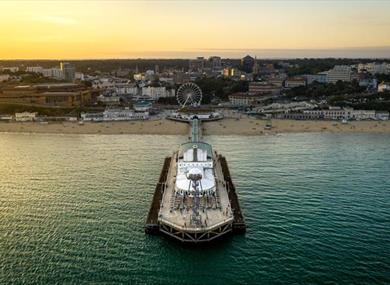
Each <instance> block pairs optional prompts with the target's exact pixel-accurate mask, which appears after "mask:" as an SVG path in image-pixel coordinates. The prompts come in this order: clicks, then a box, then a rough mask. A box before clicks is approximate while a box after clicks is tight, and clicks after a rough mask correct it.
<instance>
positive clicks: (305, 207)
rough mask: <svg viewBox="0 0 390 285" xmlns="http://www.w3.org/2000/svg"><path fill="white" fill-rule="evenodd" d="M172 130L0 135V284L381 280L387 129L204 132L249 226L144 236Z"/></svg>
mask: <svg viewBox="0 0 390 285" xmlns="http://www.w3.org/2000/svg"><path fill="white" fill-rule="evenodd" d="M185 140H186V138H185V137H180V136H141V135H137V136H135V135H117V136H116V135H109V136H105V135H42V134H0V284H63V283H66V284H96V283H99V284H114V283H124V284H390V136H389V135H375V134H288V135H280V136H259V137H239V136H226V137H216V136H215V137H214V136H211V137H206V140H207V141H208V142H210V143H212V144H213V146H214V148H215V149H217V150H218V151H219V152H220V153H221V154H223V155H224V156H226V158H227V160H228V163H229V166H230V171H231V173H232V176H233V180H234V182H235V184H236V188H237V191H238V195H239V199H240V202H241V206H242V210H243V212H244V215H245V218H246V222H247V225H248V231H247V233H246V235H238V236H233V237H229V238H227V239H224V240H221V241H219V242H217V243H215V244H213V245H212V246H207V247H201V248H193V247H185V246H182V245H181V244H180V243H177V242H175V241H172V240H170V239H167V238H163V237H158V236H148V235H145V234H144V230H143V226H144V221H145V218H146V215H147V212H148V209H149V206H150V202H151V199H152V194H153V190H154V187H155V184H156V182H157V180H158V177H159V174H160V171H161V167H162V163H163V159H164V157H165V156H167V155H170V154H171V153H172V152H173V151H174V150H175V149H176V148H177V145H178V144H179V143H181V142H183V141H185Z"/></svg>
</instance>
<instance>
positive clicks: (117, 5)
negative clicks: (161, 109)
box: [0, 1, 390, 59]
mask: <svg viewBox="0 0 390 285" xmlns="http://www.w3.org/2000/svg"><path fill="white" fill-rule="evenodd" d="M370 15H373V16H370ZM388 15H390V3H385V2H382V1H376V2H375V1H372V2H371V1H370V2H353V1H348V2H336V1H330V2H317V3H312V2H311V3H309V2H302V1H295V2H294V1H284V2H283V1H274V2H271V1H260V2H251V1H248V2H245V1H244V2H242V1H240V2H219V1H218V2H217V1H215V2H214V1H210V2H207V1H206V2H158V1H156V2H153V1H152V2H141V1H140V2H126V1H117V2H113V1H110V2H108V1H74V2H73V1H72V2H65V1H63V2H61V1H55V2H47V1H34V2H33V1H2V2H1V3H0V59H34V58H45V59H58V58H68V59H77V58H136V57H193V56H194V55H195V54H197V53H198V54H212V53H215V54H229V53H230V54H234V51H236V53H240V51H242V52H244V53H245V50H255V49H333V48H350V47H390V37H388V36H387V34H388V31H389V30H390V18H389V17H388Z"/></svg>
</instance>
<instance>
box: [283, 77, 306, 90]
mask: <svg viewBox="0 0 390 285" xmlns="http://www.w3.org/2000/svg"><path fill="white" fill-rule="evenodd" d="M301 86H306V79H305V78H304V77H289V78H287V79H286V81H285V82H284V87H286V88H295V87H301Z"/></svg>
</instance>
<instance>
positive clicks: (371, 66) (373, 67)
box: [358, 62, 390, 74]
mask: <svg viewBox="0 0 390 285" xmlns="http://www.w3.org/2000/svg"><path fill="white" fill-rule="evenodd" d="M358 71H359V72H363V71H367V72H369V73H371V74H377V73H378V74H389V73H390V64H389V63H386V62H383V63H376V62H370V63H359V65H358Z"/></svg>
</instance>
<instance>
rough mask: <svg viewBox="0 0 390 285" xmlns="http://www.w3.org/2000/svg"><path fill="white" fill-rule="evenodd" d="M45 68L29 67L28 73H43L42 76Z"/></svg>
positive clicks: (27, 68)
mask: <svg viewBox="0 0 390 285" xmlns="http://www.w3.org/2000/svg"><path fill="white" fill-rule="evenodd" d="M42 70H43V67H42V66H27V67H26V72H32V73H41V74H42Z"/></svg>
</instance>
